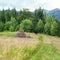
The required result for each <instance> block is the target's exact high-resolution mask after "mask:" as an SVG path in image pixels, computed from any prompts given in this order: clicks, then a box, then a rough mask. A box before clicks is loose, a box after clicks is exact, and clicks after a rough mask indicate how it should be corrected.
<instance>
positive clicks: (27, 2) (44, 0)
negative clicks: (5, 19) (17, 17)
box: [0, 0, 60, 11]
mask: <svg viewBox="0 0 60 60" xmlns="http://www.w3.org/2000/svg"><path fill="white" fill-rule="evenodd" d="M39 7H41V8H43V9H47V10H52V9H55V8H60V0H0V9H3V8H4V9H7V8H10V9H12V8H16V9H22V8H28V9H30V10H32V11H33V10H34V9H36V8H39Z"/></svg>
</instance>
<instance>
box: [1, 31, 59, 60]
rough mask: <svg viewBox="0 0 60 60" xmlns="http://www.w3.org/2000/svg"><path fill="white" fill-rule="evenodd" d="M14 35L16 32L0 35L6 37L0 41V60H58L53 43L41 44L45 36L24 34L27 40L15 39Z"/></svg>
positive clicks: (57, 52)
mask: <svg viewBox="0 0 60 60" xmlns="http://www.w3.org/2000/svg"><path fill="white" fill-rule="evenodd" d="M15 35H16V32H1V33H0V36H3V37H6V40H5V39H4V40H1V41H0V60H60V50H59V49H57V48H56V47H55V45H54V44H53V43H44V42H43V41H44V40H43V39H44V37H45V35H43V34H34V33H26V35H27V36H28V37H29V38H18V37H17V38H15V37H14V36H15ZM3 37H1V39H2V38H3ZM9 37H11V38H9ZM12 37H13V38H12ZM50 37H51V36H50ZM35 38H36V39H35ZM10 39H11V40H10ZM41 41H42V42H43V43H42V42H41Z"/></svg>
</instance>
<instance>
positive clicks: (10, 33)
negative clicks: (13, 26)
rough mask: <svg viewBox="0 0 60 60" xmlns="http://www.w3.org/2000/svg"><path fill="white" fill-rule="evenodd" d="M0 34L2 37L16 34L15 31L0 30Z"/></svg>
mask: <svg viewBox="0 0 60 60" xmlns="http://www.w3.org/2000/svg"><path fill="white" fill-rule="evenodd" d="M0 36H2V37H13V36H16V32H8V31H6V32H0Z"/></svg>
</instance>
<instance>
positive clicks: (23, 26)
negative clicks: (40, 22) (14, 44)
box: [20, 19, 32, 32]
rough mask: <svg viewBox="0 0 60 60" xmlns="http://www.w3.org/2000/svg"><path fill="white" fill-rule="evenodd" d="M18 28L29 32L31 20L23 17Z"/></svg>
mask: <svg viewBox="0 0 60 60" xmlns="http://www.w3.org/2000/svg"><path fill="white" fill-rule="evenodd" d="M20 28H21V29H23V30H24V31H26V32H30V31H31V29H32V21H30V20H28V19H25V20H23V21H22V23H21V24H20Z"/></svg>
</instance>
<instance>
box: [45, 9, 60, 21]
mask: <svg viewBox="0 0 60 60" xmlns="http://www.w3.org/2000/svg"><path fill="white" fill-rule="evenodd" d="M44 11H45V12H46V13H47V14H50V15H54V16H55V17H56V19H58V20H60V9H58V8H56V9H53V10H50V11H49V10H44Z"/></svg>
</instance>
